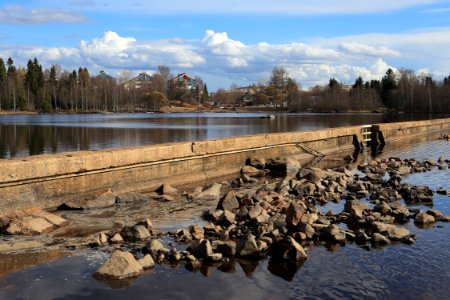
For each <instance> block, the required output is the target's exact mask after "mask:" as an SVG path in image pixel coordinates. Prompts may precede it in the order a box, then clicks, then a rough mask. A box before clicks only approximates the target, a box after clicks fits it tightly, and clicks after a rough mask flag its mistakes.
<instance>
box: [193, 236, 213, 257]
mask: <svg viewBox="0 0 450 300" xmlns="http://www.w3.org/2000/svg"><path fill="white" fill-rule="evenodd" d="M213 253H214V252H213V250H212V247H211V243H210V241H209V240H206V239H205V240H201V241H200V243H199V244H198V247H197V251H196V256H197V257H200V258H207V257H208V256H210V255H212V254H213Z"/></svg>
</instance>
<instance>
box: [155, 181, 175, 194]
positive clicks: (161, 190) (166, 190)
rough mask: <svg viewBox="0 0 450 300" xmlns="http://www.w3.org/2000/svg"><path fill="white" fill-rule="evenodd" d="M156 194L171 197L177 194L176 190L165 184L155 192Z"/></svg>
mask: <svg viewBox="0 0 450 300" xmlns="http://www.w3.org/2000/svg"><path fill="white" fill-rule="evenodd" d="M156 192H158V193H160V194H161V195H171V194H176V193H178V190H177V189H176V188H174V187H173V186H171V185H170V184H168V183H167V182H165V183H163V184H162V185H161V186H160V187H159V188H158V189H157V190H156Z"/></svg>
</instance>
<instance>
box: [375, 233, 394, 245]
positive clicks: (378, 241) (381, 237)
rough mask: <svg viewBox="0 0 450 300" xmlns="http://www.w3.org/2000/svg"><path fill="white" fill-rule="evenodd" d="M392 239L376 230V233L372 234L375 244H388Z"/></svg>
mask: <svg viewBox="0 0 450 300" xmlns="http://www.w3.org/2000/svg"><path fill="white" fill-rule="evenodd" d="M390 242H391V241H390V240H389V239H388V238H387V237H385V236H384V235H382V234H380V233H378V232H375V233H374V234H372V243H374V244H381V245H386V244H389V243H390Z"/></svg>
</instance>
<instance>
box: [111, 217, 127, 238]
mask: <svg viewBox="0 0 450 300" xmlns="http://www.w3.org/2000/svg"><path fill="white" fill-rule="evenodd" d="M124 228H125V222H123V221H121V220H115V221H114V223H113V226H112V228H111V230H110V234H111V235H112V234H115V233H118V232H121V231H122V230H123V229H124Z"/></svg>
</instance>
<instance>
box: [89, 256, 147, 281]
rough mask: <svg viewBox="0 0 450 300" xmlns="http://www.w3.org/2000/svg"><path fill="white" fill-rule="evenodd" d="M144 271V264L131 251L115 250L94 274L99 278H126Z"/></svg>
mask: <svg viewBox="0 0 450 300" xmlns="http://www.w3.org/2000/svg"><path fill="white" fill-rule="evenodd" d="M143 271H144V269H143V268H142V265H141V264H140V263H139V262H138V261H137V260H136V259H135V258H134V256H133V255H132V254H131V253H130V252H122V251H120V250H115V251H114V252H113V254H112V255H111V257H110V258H109V259H108V260H107V261H106V262H105V263H104V264H103V265H102V266H101V267H100V268H99V269H98V270H97V271H96V272H95V274H94V276H95V277H96V278H98V279H124V278H129V277H136V276H139V275H141V274H142V273H143Z"/></svg>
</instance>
